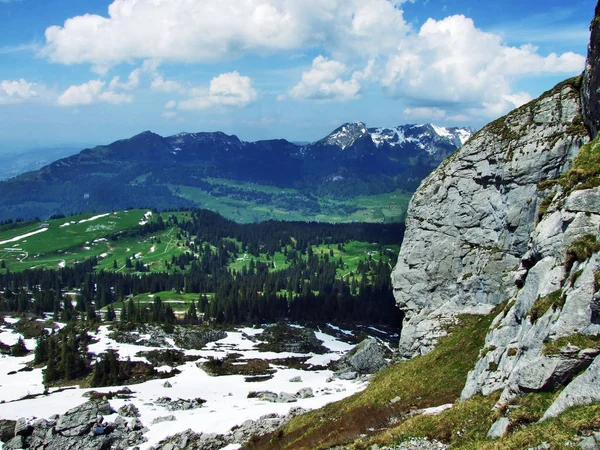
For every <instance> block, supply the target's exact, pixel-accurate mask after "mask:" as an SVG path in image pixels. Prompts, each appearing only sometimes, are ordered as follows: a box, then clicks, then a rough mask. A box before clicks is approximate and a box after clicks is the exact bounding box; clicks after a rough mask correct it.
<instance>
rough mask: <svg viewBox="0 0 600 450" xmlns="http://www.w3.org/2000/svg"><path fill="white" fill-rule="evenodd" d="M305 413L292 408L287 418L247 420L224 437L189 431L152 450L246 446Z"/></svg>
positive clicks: (168, 439) (269, 417) (162, 442)
mask: <svg viewBox="0 0 600 450" xmlns="http://www.w3.org/2000/svg"><path fill="white" fill-rule="evenodd" d="M305 412H306V410H305V409H302V408H292V409H291V410H290V412H289V413H288V414H287V415H285V416H280V415H277V414H267V415H265V416H263V417H261V418H260V419H258V420H246V421H245V422H244V423H243V424H241V425H239V426H235V427H233V428H232V429H231V431H230V432H229V433H227V434H224V435H222V434H214V433H195V432H193V431H192V430H187V431H184V432H183V433H178V434H176V435H174V436H170V437H168V438H166V439H164V440H163V441H161V442H160V443H159V444H158V445H156V446H154V447H151V449H150V450H184V449H185V450H219V449H222V448H223V447H226V446H227V445H230V444H237V445H244V444H246V443H247V442H248V441H249V440H250V438H251V437H252V436H254V435H263V434H267V433H271V432H273V431H275V430H277V429H278V428H279V427H281V426H282V425H284V424H285V423H286V422H288V421H289V420H290V419H291V418H292V417H295V416H297V415H299V414H303V413H305Z"/></svg>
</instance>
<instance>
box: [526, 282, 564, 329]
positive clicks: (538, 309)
mask: <svg viewBox="0 0 600 450" xmlns="http://www.w3.org/2000/svg"><path fill="white" fill-rule="evenodd" d="M564 304H565V299H564V297H563V292H562V290H561V289H558V290H556V291H554V292H552V293H550V294H548V295H546V296H544V297H538V298H537V300H536V301H535V303H534V304H533V306H532V307H531V311H530V314H531V321H532V322H535V321H537V320H538V319H539V318H540V317H542V316H543V315H544V314H546V312H548V310H549V309H550V308H552V309H554V310H556V309H557V308H562V307H563V306H564Z"/></svg>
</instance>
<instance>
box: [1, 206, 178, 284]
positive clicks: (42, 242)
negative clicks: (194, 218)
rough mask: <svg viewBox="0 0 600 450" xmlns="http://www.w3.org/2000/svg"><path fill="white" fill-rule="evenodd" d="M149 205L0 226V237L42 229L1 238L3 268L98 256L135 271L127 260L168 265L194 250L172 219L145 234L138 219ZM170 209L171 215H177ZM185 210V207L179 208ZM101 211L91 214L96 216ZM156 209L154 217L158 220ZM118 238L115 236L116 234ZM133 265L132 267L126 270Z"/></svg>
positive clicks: (106, 264) (153, 267)
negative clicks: (105, 212)
mask: <svg viewBox="0 0 600 450" xmlns="http://www.w3.org/2000/svg"><path fill="white" fill-rule="evenodd" d="M146 213H147V210H129V211H122V212H116V213H111V214H103V215H102V217H98V216H100V214H96V215H92V214H83V215H79V216H73V217H68V218H60V219H54V220H49V221H46V222H27V223H26V224H24V225H23V224H20V225H19V226H18V227H13V228H12V229H9V230H4V231H0V242H5V241H9V240H11V239H14V238H17V237H19V236H23V235H25V234H28V233H32V232H36V231H40V230H42V229H44V228H45V229H46V231H41V232H39V233H38V234H35V235H33V236H29V237H26V238H22V239H19V240H16V241H13V242H5V243H4V244H0V260H2V262H3V264H2V267H1V268H0V273H2V272H4V270H3V269H7V270H10V271H11V272H20V271H23V270H26V269H30V268H47V269H55V268H59V267H65V266H71V265H73V264H75V263H77V262H81V261H83V260H86V259H89V258H96V259H97V262H98V264H97V269H98V270H101V269H104V270H114V269H115V261H116V266H117V267H116V269H117V271H134V269H135V267H134V266H133V264H132V266H131V268H127V267H126V260H127V258H129V259H130V260H132V261H135V260H136V259H140V261H143V264H144V265H145V266H146V267H145V268H144V270H145V271H154V272H161V271H164V270H165V264H164V262H165V261H169V262H170V261H171V259H172V258H173V256H175V257H178V256H179V255H181V254H182V253H184V252H186V251H189V248H188V247H187V246H186V245H185V242H184V241H183V240H182V239H181V236H180V238H179V239H177V235H178V231H179V229H178V228H177V227H176V226H174V225H172V224H171V225H168V226H167V227H166V228H165V229H163V230H156V231H155V232H151V233H148V234H145V235H136V234H138V233H137V232H138V231H139V232H142V230H143V227H142V226H141V225H140V224H139V223H140V221H141V220H142V219H144V214H146ZM174 214H175V213H169V214H168V215H174ZM178 215H179V216H182V215H183V213H179V214H178ZM94 217H98V218H96V219H93V220H90V219H91V218H94ZM156 221H157V216H156V215H153V216H152V219H151V220H150V223H152V224H156V223H157V222H156ZM117 237H118V239H115V238H117ZM126 269H131V270H126Z"/></svg>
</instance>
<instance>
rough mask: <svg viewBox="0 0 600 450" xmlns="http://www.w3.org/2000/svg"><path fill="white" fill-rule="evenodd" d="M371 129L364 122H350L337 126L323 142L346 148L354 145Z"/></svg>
mask: <svg viewBox="0 0 600 450" xmlns="http://www.w3.org/2000/svg"><path fill="white" fill-rule="evenodd" d="M368 133H369V131H368V130H367V126H366V125H365V124H364V122H349V123H345V124H344V125H342V126H341V127H339V128H336V129H335V130H334V131H333V132H332V133H331V134H330V135H329V136H327V137H326V138H325V139H323V140H322V141H321V142H323V143H324V144H327V145H333V146H336V147H340V148H341V149H342V150H345V149H346V148H348V147H351V146H352V145H354V143H355V142H356V141H357V140H359V139H360V138H362V137H363V136H365V135H367V134H368Z"/></svg>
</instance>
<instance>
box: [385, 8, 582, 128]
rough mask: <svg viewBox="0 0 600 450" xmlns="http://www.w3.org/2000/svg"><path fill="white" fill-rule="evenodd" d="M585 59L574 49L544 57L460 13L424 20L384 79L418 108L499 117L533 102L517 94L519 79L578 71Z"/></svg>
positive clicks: (392, 90) (390, 61)
mask: <svg viewBox="0 0 600 450" xmlns="http://www.w3.org/2000/svg"><path fill="white" fill-rule="evenodd" d="M584 63H585V59H584V57H583V56H580V55H576V54H573V53H565V54H563V55H560V56H559V55H556V54H550V55H549V56H546V57H543V56H541V55H540V54H538V53H537V49H536V48H535V47H533V46H523V47H519V48H517V47H510V46H507V45H506V44H504V43H503V42H502V40H501V38H500V37H499V36H497V35H495V34H491V33H486V32H484V31H482V30H479V29H477V28H476V27H475V25H474V23H473V21H472V20H471V19H469V18H466V17H464V16H460V15H457V16H451V17H447V18H445V19H443V20H440V21H436V20H433V19H429V20H428V21H427V22H425V24H424V25H423V26H422V27H421V30H420V31H419V33H418V34H416V35H412V36H410V37H409V38H407V39H406V40H405V42H404V43H403V44H402V46H401V47H400V48H399V49H398V51H397V52H395V54H393V55H391V56H390V57H389V59H388V60H387V62H386V64H385V67H384V69H383V70H382V76H381V80H380V82H381V84H382V85H383V86H384V87H385V89H386V90H387V92H388V93H389V94H390V95H392V96H394V97H402V98H408V99H409V100H410V101H411V103H414V104H415V105H417V106H423V105H425V106H427V107H435V108H437V109H442V110H448V111H449V110H450V109H456V108H457V107H460V108H462V109H465V110H467V109H468V110H470V111H472V114H473V115H476V116H477V115H479V116H480V115H481V114H483V115H485V116H488V117H494V116H497V115H499V114H502V113H505V112H506V111H508V110H510V109H512V108H514V107H515V106H520V105H521V104H523V103H525V102H526V101H528V100H530V96H529V95H528V94H527V93H522V92H521V93H517V92H513V87H512V84H513V81H514V80H515V79H516V78H519V77H524V76H530V75H532V74H536V75H539V74H549V73H553V74H554V73H576V72H578V71H581V70H582V69H583V66H584Z"/></svg>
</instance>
